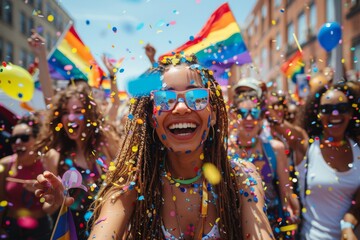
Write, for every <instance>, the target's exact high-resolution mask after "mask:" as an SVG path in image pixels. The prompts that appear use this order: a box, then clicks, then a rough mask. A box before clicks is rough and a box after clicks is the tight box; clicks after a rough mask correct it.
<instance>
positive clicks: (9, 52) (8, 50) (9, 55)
mask: <svg viewBox="0 0 360 240" xmlns="http://www.w3.org/2000/svg"><path fill="white" fill-rule="evenodd" d="M13 60H14V46H13V44H12V43H11V42H7V43H6V44H5V61H6V62H12V61H13Z"/></svg>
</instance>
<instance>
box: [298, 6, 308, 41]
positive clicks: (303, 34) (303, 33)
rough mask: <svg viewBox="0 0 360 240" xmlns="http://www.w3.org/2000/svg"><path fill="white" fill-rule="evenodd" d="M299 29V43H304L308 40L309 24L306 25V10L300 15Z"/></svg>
mask: <svg viewBox="0 0 360 240" xmlns="http://www.w3.org/2000/svg"><path fill="white" fill-rule="evenodd" d="M298 30H299V31H298V35H297V38H298V41H299V44H303V43H305V42H306V39H307V26H306V18H305V13H304V12H302V13H301V14H300V15H299V18H298Z"/></svg>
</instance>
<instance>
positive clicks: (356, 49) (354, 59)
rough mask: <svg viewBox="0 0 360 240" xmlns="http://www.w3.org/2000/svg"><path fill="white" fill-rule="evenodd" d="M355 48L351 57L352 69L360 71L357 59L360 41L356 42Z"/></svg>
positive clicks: (359, 54) (359, 57)
mask: <svg viewBox="0 0 360 240" xmlns="http://www.w3.org/2000/svg"><path fill="white" fill-rule="evenodd" d="M354 48H355V50H354V57H353V61H354V69H355V71H356V72H360V63H359V59H360V42H359V43H358V44H356V45H355V46H354Z"/></svg>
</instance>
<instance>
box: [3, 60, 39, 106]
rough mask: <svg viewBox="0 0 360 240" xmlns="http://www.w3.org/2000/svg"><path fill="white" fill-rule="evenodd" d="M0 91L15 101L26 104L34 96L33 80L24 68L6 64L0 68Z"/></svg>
mask: <svg viewBox="0 0 360 240" xmlns="http://www.w3.org/2000/svg"><path fill="white" fill-rule="evenodd" d="M0 89H2V90H3V91H4V92H5V93H6V94H7V95H8V96H10V97H12V98H14V99H16V100H19V101H22V102H27V101H30V100H31V99H32V97H33V95H34V80H33V78H32V76H31V75H30V73H29V72H28V71H26V70H25V69H24V68H22V67H19V66H17V65H13V64H7V65H6V67H4V66H1V67H0Z"/></svg>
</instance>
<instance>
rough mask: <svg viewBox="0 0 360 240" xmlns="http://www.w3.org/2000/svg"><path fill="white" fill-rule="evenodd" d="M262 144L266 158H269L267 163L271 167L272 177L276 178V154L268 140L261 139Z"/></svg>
mask: <svg viewBox="0 0 360 240" xmlns="http://www.w3.org/2000/svg"><path fill="white" fill-rule="evenodd" d="M262 146H263V149H264V153H265V156H266V158H267V159H268V160H269V163H270V165H271V169H272V174H273V176H274V177H273V178H274V179H277V174H276V169H277V166H276V155H275V152H274V150H273V148H272V146H271V144H270V141H262Z"/></svg>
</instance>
